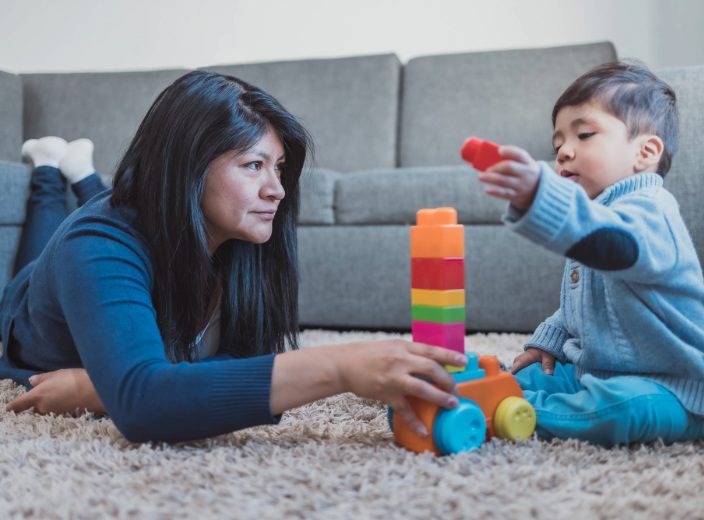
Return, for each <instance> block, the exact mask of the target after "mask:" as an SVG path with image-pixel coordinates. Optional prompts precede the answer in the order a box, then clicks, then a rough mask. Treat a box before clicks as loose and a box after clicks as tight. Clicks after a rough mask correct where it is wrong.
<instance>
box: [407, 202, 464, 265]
mask: <svg viewBox="0 0 704 520" xmlns="http://www.w3.org/2000/svg"><path fill="white" fill-rule="evenodd" d="M416 222H417V225H415V226H411V256H412V257H416V258H446V257H455V258H457V257H464V226H462V225H461V224H457V210H455V209H454V208H437V209H421V210H420V211H418V212H417V213H416Z"/></svg>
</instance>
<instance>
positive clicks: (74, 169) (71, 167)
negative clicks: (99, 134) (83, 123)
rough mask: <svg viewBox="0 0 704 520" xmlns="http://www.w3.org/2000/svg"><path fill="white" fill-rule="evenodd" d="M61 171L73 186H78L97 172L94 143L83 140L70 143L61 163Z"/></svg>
mask: <svg viewBox="0 0 704 520" xmlns="http://www.w3.org/2000/svg"><path fill="white" fill-rule="evenodd" d="M59 170H61V173H62V174H63V175H64V177H66V179H67V180H68V181H69V182H70V183H71V184H76V183H77V182H80V181H82V180H83V179H85V178H86V177H88V176H89V175H90V174H91V173H93V172H95V166H93V141H91V140H90V139H86V138H83V139H76V140H75V141H71V142H70V143H68V145H67V146H66V153H65V154H64V156H63V157H62V158H61V160H60V161H59Z"/></svg>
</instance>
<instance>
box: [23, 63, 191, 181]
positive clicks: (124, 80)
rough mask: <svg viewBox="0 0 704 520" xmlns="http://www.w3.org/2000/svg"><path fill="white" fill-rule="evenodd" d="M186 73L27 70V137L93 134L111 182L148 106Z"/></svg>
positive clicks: (69, 137)
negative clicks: (72, 72) (81, 72)
mask: <svg viewBox="0 0 704 520" xmlns="http://www.w3.org/2000/svg"><path fill="white" fill-rule="evenodd" d="M186 72H187V71H186V70H161V71H149V72H115V73H86V74H23V75H22V82H23V85H24V136H25V138H26V139H29V138H34V137H42V136H45V135H59V136H61V137H63V138H64V139H66V140H69V141H70V140H73V139H77V138H79V137H88V138H90V139H92V140H93V142H94V143H95V157H94V159H95V167H96V168H97V169H98V171H99V172H100V173H101V175H102V177H103V181H104V182H106V184H109V179H110V178H111V177H112V175H113V174H114V169H115V168H116V167H117V163H118V162H119V160H120V159H121V158H122V154H123V153H124V152H125V150H126V149H127V146H128V145H129V143H130V141H131V139H132V137H133V136H134V133H135V132H136V131H137V127H138V126H139V123H140V122H141V121H142V118H143V117H144V115H145V114H146V113H147V109H148V108H149V107H150V106H151V104H152V103H153V102H154V100H155V99H156V96H157V95H158V94H159V93H160V92H161V91H162V90H163V89H164V88H166V87H167V86H169V85H170V84H171V83H172V82H173V81H174V80H175V79H176V78H178V77H179V76H181V75H183V74H185V73H186Z"/></svg>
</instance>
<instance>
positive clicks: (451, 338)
mask: <svg viewBox="0 0 704 520" xmlns="http://www.w3.org/2000/svg"><path fill="white" fill-rule="evenodd" d="M411 334H412V335H413V341H417V342H418V343H426V344H428V345H435V346H436V347H443V348H447V349H450V350H454V351H455V352H459V353H460V354H464V322H462V323H433V322H431V321H417V320H413V321H411Z"/></svg>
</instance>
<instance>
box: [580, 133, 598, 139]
mask: <svg viewBox="0 0 704 520" xmlns="http://www.w3.org/2000/svg"><path fill="white" fill-rule="evenodd" d="M595 133H596V132H582V133H581V134H577V137H579V138H580V139H581V140H582V141H584V140H585V139H589V138H590V137H591V136H593V135H594V134H595Z"/></svg>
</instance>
